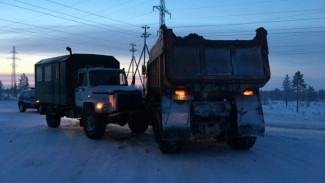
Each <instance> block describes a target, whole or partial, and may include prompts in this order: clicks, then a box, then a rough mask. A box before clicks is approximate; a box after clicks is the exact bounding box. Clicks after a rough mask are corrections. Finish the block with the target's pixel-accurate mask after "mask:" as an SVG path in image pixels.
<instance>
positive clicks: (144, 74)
mask: <svg viewBox="0 0 325 183" xmlns="http://www.w3.org/2000/svg"><path fill="white" fill-rule="evenodd" d="M142 28H143V29H144V33H142V35H141V37H143V40H144V43H143V49H142V52H141V55H140V59H139V62H138V66H139V64H140V61H141V57H142V55H143V64H142V77H143V82H142V86H143V88H144V83H145V79H146V78H145V77H146V73H147V67H146V51H147V53H148V55H149V49H148V46H147V38H148V37H149V36H150V35H151V34H148V33H147V29H150V27H149V26H147V25H145V26H142Z"/></svg>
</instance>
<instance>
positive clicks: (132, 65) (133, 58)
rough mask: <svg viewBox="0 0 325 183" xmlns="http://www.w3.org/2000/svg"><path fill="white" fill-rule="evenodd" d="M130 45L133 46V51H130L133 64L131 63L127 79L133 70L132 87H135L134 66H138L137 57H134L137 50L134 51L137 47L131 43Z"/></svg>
mask: <svg viewBox="0 0 325 183" xmlns="http://www.w3.org/2000/svg"><path fill="white" fill-rule="evenodd" d="M130 45H131V46H132V49H131V50H130V52H132V59H131V62H130V66H129V70H128V72H127V75H126V78H127V79H128V78H129V77H128V76H129V73H130V69H131V68H132V71H131V73H132V81H131V85H135V75H136V73H135V72H134V64H136V65H137V62H136V60H135V57H134V52H136V51H137V50H136V49H134V47H135V46H136V44H134V43H131V44H130ZM137 67H138V66H137ZM139 76H140V74H139Z"/></svg>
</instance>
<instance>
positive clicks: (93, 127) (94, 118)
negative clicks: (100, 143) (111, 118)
mask: <svg viewBox="0 0 325 183" xmlns="http://www.w3.org/2000/svg"><path fill="white" fill-rule="evenodd" d="M81 122H82V126H83V129H84V132H85V134H86V136H87V137H88V138H91V139H100V138H101V137H102V136H103V135H104V133H105V130H106V123H105V122H106V115H100V114H96V113H95V110H94V108H93V107H87V108H86V109H85V110H84V113H83V115H82V117H81Z"/></svg>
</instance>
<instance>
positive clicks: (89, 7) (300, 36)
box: [0, 0, 325, 89]
mask: <svg viewBox="0 0 325 183" xmlns="http://www.w3.org/2000/svg"><path fill="white" fill-rule="evenodd" d="M165 1H166V8H167V9H168V11H169V12H170V13H171V18H170V17H169V15H166V25H167V27H169V28H172V29H173V30H174V32H175V33H176V34H177V35H178V36H185V35H188V34H189V33H193V32H195V33H198V34H200V35H202V36H203V37H204V38H206V39H215V40H233V39H252V38H253V37H254V36H255V30H256V29H257V28H259V27H264V28H265V29H267V31H268V41H269V51H270V54H269V59H270V65H271V73H272V79H271V80H270V81H269V83H268V84H267V85H266V86H265V89H274V88H276V87H277V88H281V82H282V80H283V78H284V77H285V75H286V74H288V75H289V76H290V77H292V76H293V75H294V74H295V72H296V71H298V70H299V71H301V72H302V73H303V74H304V78H305V81H306V83H307V84H309V85H311V86H313V87H314V88H316V89H320V88H323V89H324V88H325V71H324V70H325V1H324V0H310V1H305V0H200V1H198V0H186V1H185V0H174V1H171V0H165ZM155 5H159V0H132V1H131V0H119V1H116V0H69V1H63V0H33V1H24V0H0V9H1V10H0V15H1V16H0V80H2V82H3V83H4V84H5V85H10V74H11V72H12V67H11V64H12V60H11V59H10V57H12V54H11V53H10V52H11V51H12V49H13V46H15V47H16V51H17V52H18V53H17V55H16V57H18V58H19V59H20V60H18V59H17V60H16V64H17V67H16V73H17V80H18V78H19V77H20V75H21V74H22V73H26V74H28V76H29V80H30V81H31V82H32V81H33V80H34V76H33V72H34V68H33V66H34V64H35V63H36V62H37V61H39V60H40V59H43V58H48V57H54V56H59V55H65V54H68V52H67V51H66V50H65V47H67V46H70V47H71V48H72V51H73V52H74V53H94V54H106V55H113V56H115V57H116V58H117V59H118V60H119V61H120V62H121V66H122V67H125V68H128V66H129V63H130V60H131V52H130V51H129V50H130V49H131V46H130V44H131V43H135V44H136V45H137V46H136V49H137V50H138V51H137V52H135V57H136V59H137V60H138V59H139V56H140V53H141V50H142V48H143V39H142V38H141V37H140V36H141V34H142V33H143V31H144V30H143V29H142V26H144V25H148V26H150V29H148V32H149V33H150V34H151V35H150V37H149V38H148V39H147V44H148V47H149V50H150V49H151V47H152V45H153V44H154V43H155V41H156V40H157V31H158V27H159V13H158V11H157V10H155V11H153V6H155Z"/></svg>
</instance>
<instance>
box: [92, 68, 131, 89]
mask: <svg viewBox="0 0 325 183" xmlns="http://www.w3.org/2000/svg"><path fill="white" fill-rule="evenodd" d="M89 82H90V86H97V85H127V82H126V80H125V74H124V72H122V71H120V70H96V71H90V72H89Z"/></svg>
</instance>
